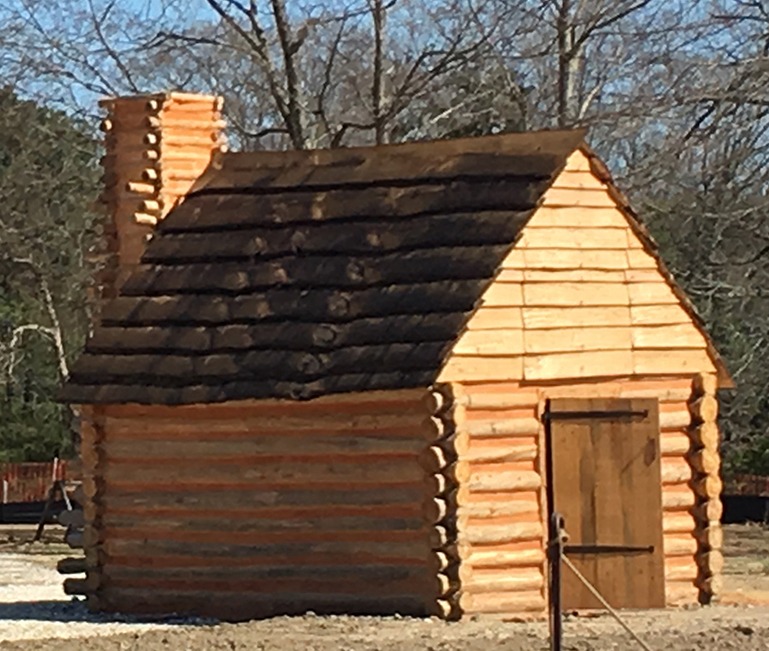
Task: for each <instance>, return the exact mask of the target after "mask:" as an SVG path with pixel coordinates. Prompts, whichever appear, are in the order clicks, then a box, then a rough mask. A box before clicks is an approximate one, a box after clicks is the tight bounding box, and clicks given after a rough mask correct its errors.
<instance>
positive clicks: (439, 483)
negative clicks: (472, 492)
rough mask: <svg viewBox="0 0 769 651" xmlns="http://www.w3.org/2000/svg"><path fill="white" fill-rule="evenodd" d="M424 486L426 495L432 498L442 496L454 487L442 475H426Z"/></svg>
mask: <svg viewBox="0 0 769 651" xmlns="http://www.w3.org/2000/svg"><path fill="white" fill-rule="evenodd" d="M424 484H425V490H426V492H427V494H428V495H430V496H433V497H438V496H440V495H443V494H444V493H445V492H446V491H447V490H449V489H451V488H453V487H454V484H453V482H450V481H449V479H448V478H447V477H446V475H444V474H435V475H428V476H427V477H425V481H424Z"/></svg>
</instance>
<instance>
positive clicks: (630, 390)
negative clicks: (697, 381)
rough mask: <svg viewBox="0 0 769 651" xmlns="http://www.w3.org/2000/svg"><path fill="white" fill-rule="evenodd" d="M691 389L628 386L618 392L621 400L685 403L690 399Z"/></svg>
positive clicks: (685, 387)
mask: <svg viewBox="0 0 769 651" xmlns="http://www.w3.org/2000/svg"><path fill="white" fill-rule="evenodd" d="M691 393H692V390H691V387H690V386H689V385H688V384H687V385H685V386H670V387H667V388H664V387H656V386H655V387H651V388H645V387H643V386H638V387H636V386H628V387H623V388H622V389H621V390H620V396H621V397H622V398H657V399H658V400H659V401H660V402H684V403H685V402H687V401H688V400H689V399H690V398H691Z"/></svg>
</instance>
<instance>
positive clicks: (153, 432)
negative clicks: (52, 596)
mask: <svg viewBox="0 0 769 651" xmlns="http://www.w3.org/2000/svg"><path fill="white" fill-rule="evenodd" d="M105 106H106V108H107V111H108V117H107V119H106V120H105V123H104V125H103V128H104V130H105V131H106V133H107V138H106V147H107V155H106V157H105V161H104V164H105V167H106V180H107V188H106V190H105V194H104V196H103V201H104V203H105V204H106V207H107V214H108V219H107V223H106V226H105V237H104V240H105V244H104V247H103V249H102V251H101V252H100V253H99V255H101V256H102V257H103V258H104V260H103V262H104V264H103V267H104V272H103V273H102V276H101V277H100V281H99V287H100V289H99V292H100V294H99V297H98V298H99V300H100V301H101V305H102V308H101V309H100V313H99V317H98V323H97V325H96V327H95V330H94V332H93V335H92V336H91V338H90V339H89V340H88V342H87V344H86V346H85V350H84V352H83V354H82V356H81V357H80V358H79V360H78V361H77V362H76V363H75V364H74V365H73V367H72V371H71V376H70V378H69V379H68V381H67V383H66V385H65V387H64V389H63V394H62V399H63V400H65V401H67V402H69V403H72V404H74V405H78V406H79V409H80V410H81V413H82V423H83V425H82V427H83V431H82V461H83V471H84V484H83V486H84V489H85V494H86V499H85V504H84V520H85V526H84V530H83V536H82V540H83V547H84V552H85V563H84V567H85V569H86V575H85V578H70V579H68V580H67V581H66V582H65V589H66V590H67V591H68V592H69V593H75V594H84V595H86V596H87V600H88V603H89V605H90V607H91V608H93V609H96V610H106V611H125V612H137V613H171V612H186V613H194V614H198V615H210V616H216V617H220V618H223V619H229V620H238V619H248V618H256V617H267V616H271V615H278V614H294V613H303V612H306V611H310V610H311V611H314V612H316V613H348V614H392V613H401V614H407V615H437V616H440V617H444V618H451V619H457V618H461V617H463V616H469V615H496V616H503V617H510V618H516V617H532V618H536V617H543V616H545V614H546V603H547V591H548V583H547V580H546V577H547V572H548V566H547V559H546V549H547V547H548V536H549V531H548V529H549V528H548V522H549V519H550V516H551V514H552V513H558V514H560V515H561V516H562V517H563V518H564V523H565V524H564V527H565V532H566V534H568V541H567V543H566V548H565V553H566V555H567V556H568V557H569V558H570V559H571V560H572V562H573V563H574V564H575V565H576V566H577V567H578V568H579V569H580V571H581V572H582V573H583V574H584V575H585V576H586V577H587V578H588V579H589V580H590V581H591V582H593V583H594V584H595V586H596V587H597V588H598V589H599V591H601V592H602V594H604V596H605V597H606V598H607V599H608V600H609V602H610V603H611V604H612V605H613V606H615V607H617V608H658V607H664V606H672V605H682V604H697V603H708V602H710V601H711V600H713V599H715V598H717V596H718V593H719V591H720V589H721V582H722V579H721V569H722V566H723V556H722V554H721V544H722V533H721V527H720V524H719V519H720V516H721V502H720V499H719V495H720V490H721V482H720V479H719V469H720V462H719V450H718V446H719V432H718V428H717V425H716V415H717V411H718V402H717V398H716V391H717V390H718V389H719V388H723V387H730V386H731V385H732V381H731V379H730V377H729V374H728V372H727V370H726V368H725V366H724V364H723V362H722V360H721V358H720V357H719V355H718V353H717V351H716V350H715V348H714V346H713V343H712V341H711V339H710V338H709V337H708V334H707V332H706V331H705V329H704V327H703V323H702V322H701V320H700V319H699V318H698V317H697V314H696V312H695V310H694V308H693V307H692V304H691V303H690V302H689V300H687V297H686V296H685V295H684V293H683V292H682V290H681V289H680V287H679V286H678V285H677V284H676V282H675V280H674V279H673V277H672V276H671V274H670V273H669V272H668V270H667V269H666V268H665V266H664V264H663V262H662V260H661V259H660V257H659V254H658V251H657V247H656V246H655V243H654V241H653V240H652V238H651V237H650V235H649V233H648V231H647V229H646V228H645V227H644V225H643V224H642V222H641V220H640V219H639V217H638V215H637V214H636V213H635V212H634V211H633V209H632V208H631V206H630V204H629V203H628V200H627V199H626V197H625V196H624V195H623V194H622V193H621V192H620V191H619V190H618V188H617V187H616V186H615V184H614V182H613V180H612V177H611V175H610V174H609V172H608V171H607V168H606V167H605V165H604V164H603V163H602V162H601V161H600V160H599V159H598V157H597V156H596V154H595V153H594V152H593V151H592V150H591V149H590V148H589V147H588V145H587V144H586V142H585V134H584V132H583V131H580V130H561V131H540V132H529V133H517V134H506V135H495V136H488V137H479V138H471V139H461V140H450V141H440V142H418V143H408V144H398V145H386V146H378V147H361V148H349V149H336V150H317V151H290V152H274V151H272V152H251V153H246V152H241V153H228V152H226V151H223V147H222V144H221V129H222V121H221V117H220V111H221V102H220V101H219V100H217V98H213V97H204V96H196V95H183V94H179V93H166V94H158V95H149V96H139V97H131V98H116V99H111V100H107V101H106V102H105ZM563 603H564V608H569V609H572V608H579V609H581V608H593V607H595V606H597V602H596V601H595V599H594V598H593V597H592V595H591V594H590V593H589V592H587V591H586V590H585V589H584V587H583V586H582V585H581V584H580V583H579V582H578V581H577V580H576V579H575V578H574V576H570V575H569V572H568V571H564V584H563Z"/></svg>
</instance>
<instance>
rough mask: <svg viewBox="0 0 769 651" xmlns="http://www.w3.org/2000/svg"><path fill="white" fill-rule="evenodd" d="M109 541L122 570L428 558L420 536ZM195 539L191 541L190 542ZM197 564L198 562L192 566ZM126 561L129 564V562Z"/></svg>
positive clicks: (387, 562) (116, 538) (104, 548)
mask: <svg viewBox="0 0 769 651" xmlns="http://www.w3.org/2000/svg"><path fill="white" fill-rule="evenodd" d="M114 533H115V534H117V535H116V536H112V537H109V538H108V539H106V540H105V541H104V542H103V543H102V545H101V549H102V552H103V553H106V554H107V555H108V556H109V557H110V558H115V559H124V560H123V561H122V562H123V563H124V564H129V562H130V563H132V564H134V565H139V566H140V567H141V566H151V565H152V564H153V563H154V562H159V563H160V562H163V563H166V564H168V565H170V566H172V565H175V566H177V567H185V566H188V565H190V564H193V565H194V564H195V563H197V564H203V565H210V564H214V565H216V566H225V565H228V564H229V565H242V564H244V563H246V564H249V563H250V564H252V565H284V564H291V565H324V564H325V565H338V564H350V563H360V564H370V565H399V564H417V565H420V566H424V564H425V560H426V558H427V556H428V554H429V552H430V550H429V545H428V542H427V536H426V535H424V533H420V534H419V535H416V536H412V539H411V540H400V541H399V540H389V541H376V540H343V539H339V540H333V539H332V540H326V541H313V540H308V539H307V536H305V537H304V538H300V539H299V540H294V541H289V540H281V541H276V542H268V541H264V540H261V541H260V540H256V541H252V542H238V541H233V540H230V539H229V538H228V536H226V535H223V534H222V533H221V532H219V535H218V536H217V537H215V538H214V539H213V540H186V541H185V540H166V539H163V538H161V537H157V535H155V536H153V537H149V538H147V539H142V538H137V537H135V536H134V537H131V536H129V537H121V536H120V531H116V532H114ZM193 538H194V537H193ZM196 559H197V560H196ZM127 561H128V562H127Z"/></svg>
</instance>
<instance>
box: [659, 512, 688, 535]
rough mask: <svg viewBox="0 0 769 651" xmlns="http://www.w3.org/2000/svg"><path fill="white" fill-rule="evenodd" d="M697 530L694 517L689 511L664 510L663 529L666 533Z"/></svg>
mask: <svg viewBox="0 0 769 651" xmlns="http://www.w3.org/2000/svg"><path fill="white" fill-rule="evenodd" d="M694 530H695V524H694V518H693V517H692V516H691V515H689V514H688V513H681V512H672V513H671V512H667V513H665V512H663V514H662V531H663V532H664V533H665V534H669V533H671V534H675V533H691V534H693V533H694Z"/></svg>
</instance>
